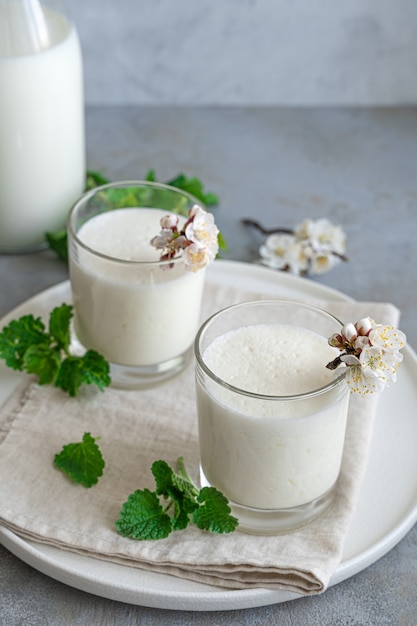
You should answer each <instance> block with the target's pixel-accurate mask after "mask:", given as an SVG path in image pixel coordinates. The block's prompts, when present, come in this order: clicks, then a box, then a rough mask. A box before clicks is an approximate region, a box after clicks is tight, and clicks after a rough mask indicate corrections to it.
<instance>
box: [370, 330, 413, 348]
mask: <svg viewBox="0 0 417 626" xmlns="http://www.w3.org/2000/svg"><path fill="white" fill-rule="evenodd" d="M369 340H370V342H371V343H372V345H374V346H378V347H380V348H382V349H384V350H401V348H403V347H404V345H405V342H406V338H405V335H404V333H403V332H402V331H401V330H397V329H396V328H394V326H383V325H382V324H379V325H377V326H376V327H375V328H373V329H372V330H371V332H370V333H369Z"/></svg>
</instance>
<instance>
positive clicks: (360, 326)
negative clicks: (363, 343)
mask: <svg viewBox="0 0 417 626" xmlns="http://www.w3.org/2000/svg"><path fill="white" fill-rule="evenodd" d="M355 327H356V330H357V331H358V335H361V336H362V337H365V336H366V335H368V334H369V333H370V332H371V330H372V321H371V318H370V317H364V318H362V319H361V320H359V322H356V324H355Z"/></svg>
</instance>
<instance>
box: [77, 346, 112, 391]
mask: <svg viewBox="0 0 417 626" xmlns="http://www.w3.org/2000/svg"><path fill="white" fill-rule="evenodd" d="M79 358H80V360H81V367H80V370H81V371H82V374H83V378H84V383H85V384H87V385H96V387H98V388H99V389H100V391H104V389H105V388H106V387H108V386H109V385H110V383H111V378H110V366H109V364H108V362H107V361H106V359H105V358H104V357H103V356H102V355H101V354H99V353H98V352H96V351H95V350H87V352H86V353H85V354H84V356H82V357H79Z"/></svg>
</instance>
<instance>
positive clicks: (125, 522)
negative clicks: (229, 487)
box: [116, 457, 238, 539]
mask: <svg viewBox="0 0 417 626" xmlns="http://www.w3.org/2000/svg"><path fill="white" fill-rule="evenodd" d="M177 465H178V472H174V470H173V469H172V468H171V467H170V466H169V465H168V463H167V462H166V461H162V460H159V461H155V462H154V463H153V464H152V468H151V470H152V473H153V476H154V478H155V483H156V491H150V490H149V489H145V490H143V491H140V490H138V491H135V492H134V493H133V494H131V495H130V496H129V498H128V500H127V502H125V504H124V505H123V508H122V511H121V513H120V518H119V520H118V521H117V522H116V527H117V529H118V531H119V533H120V534H122V535H125V536H126V537H132V538H134V539H162V538H164V537H167V536H168V535H169V533H170V532H171V531H174V530H184V529H185V528H186V527H187V526H188V524H189V523H190V521H191V520H192V521H193V522H194V523H195V524H196V525H197V526H198V527H199V528H200V529H202V530H209V531H211V532H214V533H229V532H232V531H233V530H235V529H236V527H237V526H238V520H237V519H236V518H235V517H232V515H231V514H230V513H231V510H230V507H229V504H228V501H227V499H226V498H225V497H224V495H223V494H222V493H220V492H219V491H217V489H215V488H214V487H204V488H203V489H201V491H199V489H198V488H197V487H196V485H195V484H194V483H193V481H192V480H191V478H190V476H189V474H188V472H187V470H186V469H185V465H184V459H183V458H182V457H179V459H178V460H177ZM161 496H162V497H163V498H164V499H165V500H168V503H167V504H166V506H165V508H163V507H162V504H161V501H160V497H161ZM170 509H171V513H170V514H169V513H168V511H169V510H170ZM172 509H173V512H172Z"/></svg>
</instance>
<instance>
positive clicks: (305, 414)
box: [195, 300, 349, 534]
mask: <svg viewBox="0 0 417 626" xmlns="http://www.w3.org/2000/svg"><path fill="white" fill-rule="evenodd" d="M341 326H342V324H341V322H339V321H338V320H337V319H336V318H334V317H333V316H332V315H330V314H329V313H327V312H325V311H323V310H321V309H318V308H315V307H312V306H309V305H307V304H302V303H298V302H289V301H279V300H278V301H277V300H274V301H269V300H265V301H254V302H245V303H241V304H238V305H235V306H232V307H229V308H227V309H224V310H222V311H220V312H218V313H216V314H215V315H213V316H212V317H211V318H210V319H208V320H207V321H206V322H205V323H204V324H203V325H202V327H201V328H200V330H199V331H198V333H197V336H196V340H195V355H196V391H197V412H198V424H199V445H200V473H201V482H202V484H204V485H212V486H214V487H216V488H218V489H219V490H220V491H222V492H223V493H224V495H225V496H226V497H227V498H228V499H229V501H230V504H231V506H232V510H233V512H234V514H235V515H236V516H237V517H238V518H239V521H240V525H239V527H240V529H241V530H243V531H247V532H251V533H255V534H278V533H282V532H288V531H291V530H294V529H295V528H298V527H301V526H304V525H305V524H307V523H309V522H311V521H312V520H314V519H316V518H317V517H318V516H320V515H321V514H322V513H324V511H325V510H326V509H327V508H328V506H329V505H330V503H331V501H332V499H333V496H334V493H335V489H336V483H337V479H338V476H339V471H340V466H341V460H342V454H343V447H344V438H345V427H346V419H347V411H348V402H349V389H348V386H347V384H346V383H345V381H344V375H343V373H342V372H343V370H342V369H341V370H337V373H336V372H331V371H330V370H328V369H327V368H326V367H325V366H326V364H327V363H328V362H329V361H330V360H332V359H333V358H334V357H335V356H336V354H335V353H334V350H335V349H334V348H331V347H330V346H329V345H328V343H327V339H328V337H330V336H331V335H332V334H333V333H335V332H340V329H341ZM261 327H262V329H263V330H262V333H266V334H265V335H259V334H258V333H259V332H260V330H259V329H260V328H261ZM300 333H301V334H300ZM306 333H307V334H306ZM276 334H278V336H276ZM225 337H229V343H226V342H225ZM233 337H234V338H233ZM313 339H314V341H313ZM317 342H318V343H317ZM256 353H258V355H257V357H256V358H255V359H253V355H254V354H256ZM276 358H278V361H277V360H276ZM255 370H256V371H255ZM322 370H323V371H322ZM316 374H317V375H316ZM265 381H269V382H268V384H266V382H265ZM265 385H267V386H265ZM294 385H295V386H294ZM274 389H278V391H277V392H275V391H274ZM286 389H289V390H290V391H289V392H286ZM294 389H297V392H296V393H294V392H293V390H294Z"/></svg>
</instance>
